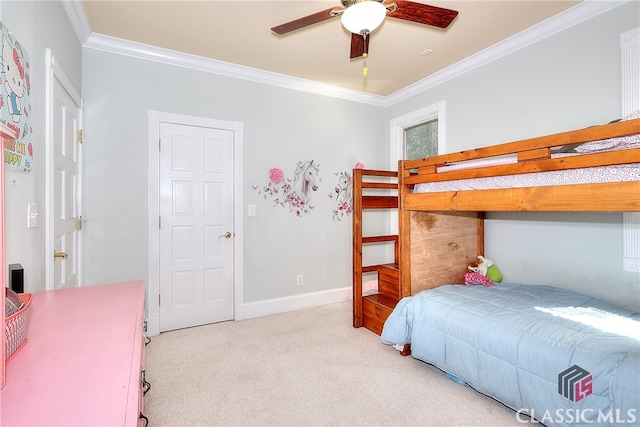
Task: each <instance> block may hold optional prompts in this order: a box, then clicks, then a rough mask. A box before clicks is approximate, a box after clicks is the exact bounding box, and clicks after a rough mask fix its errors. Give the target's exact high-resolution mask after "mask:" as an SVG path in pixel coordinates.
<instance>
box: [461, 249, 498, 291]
mask: <svg viewBox="0 0 640 427" xmlns="http://www.w3.org/2000/svg"><path fill="white" fill-rule="evenodd" d="M478 259H479V260H480V261H479V262H477V261H474V262H472V263H471V264H470V265H469V266H468V267H467V269H468V270H469V271H470V273H467V274H465V276H464V282H465V284H466V285H485V286H494V285H495V282H498V283H499V282H501V281H502V272H501V271H500V269H498V267H497V266H496V265H495V263H494V262H493V260H490V259H489V258H485V257H483V256H482V255H478Z"/></svg>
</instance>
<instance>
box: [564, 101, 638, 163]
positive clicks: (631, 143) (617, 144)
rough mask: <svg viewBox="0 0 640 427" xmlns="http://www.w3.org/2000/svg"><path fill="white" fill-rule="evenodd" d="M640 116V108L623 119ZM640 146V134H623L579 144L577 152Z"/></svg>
mask: <svg viewBox="0 0 640 427" xmlns="http://www.w3.org/2000/svg"><path fill="white" fill-rule="evenodd" d="M639 118H640V110H637V111H634V112H633V113H631V114H629V115H628V116H627V117H625V118H624V119H622V120H621V121H623V122H624V121H626V120H633V119H639ZM636 147H640V134H636V135H629V136H621V137H618V138H609V139H601V140H600V141H591V142H585V143H584V144H582V145H579V146H577V147H576V148H575V149H574V150H575V151H576V153H598V152H600V151H611V150H622V149H624V148H636Z"/></svg>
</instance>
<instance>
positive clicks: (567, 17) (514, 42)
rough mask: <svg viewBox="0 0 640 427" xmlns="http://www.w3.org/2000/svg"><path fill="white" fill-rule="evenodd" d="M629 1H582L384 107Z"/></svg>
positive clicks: (396, 94)
mask: <svg viewBox="0 0 640 427" xmlns="http://www.w3.org/2000/svg"><path fill="white" fill-rule="evenodd" d="M630 1H635V0H613V1H610V0H609V1H608V0H583V1H582V2H581V3H578V4H577V5H575V6H573V7H571V8H569V9H567V10H565V11H563V12H560V13H559V14H557V15H554V16H552V17H551V18H549V19H546V20H544V21H542V22H540V23H538V24H536V25H534V26H532V27H529V28H527V29H526V30H523V31H521V32H520V33H517V34H515V35H513V36H511V37H509V38H507V39H504V40H502V41H500V42H498V43H496V44H494V45H493V46H490V47H488V48H486V49H484V50H482V51H480V52H478V53H476V54H474V55H471V56H469V57H467V58H465V59H463V60H462V61H459V62H457V63H455V64H453V65H451V66H449V67H447V68H445V69H443V70H442V71H439V72H437V73H434V74H432V75H431V76H429V77H427V78H424V79H422V80H419V81H417V82H416V83H413V84H411V85H409V86H406V87H405V88H403V89H400V90H399V91H397V92H394V93H392V94H391V95H389V96H387V97H386V101H387V105H393V104H395V103H397V102H400V101H403V100H405V99H407V98H410V97H412V96H414V95H416V94H418V93H420V92H423V91H425V90H427V89H431V88H433V87H435V86H438V85H439V84H442V83H444V82H446V81H448V80H451V79H453V78H455V77H458V76H461V75H462V74H465V73H468V72H469V71H472V70H474V69H476V68H478V67H481V66H483V65H486V64H488V63H490V62H492V61H495V60H497V59H499V58H502V57H503V56H506V55H509V54H510V53H513V52H515V51H517V50H519V49H522V48H524V47H526V46H529V45H531V44H533V43H536V42H538V41H540V40H542V39H545V38H547V37H549V36H552V35H554V34H556V33H559V32H561V31H563V30H566V29H567V28H570V27H572V26H574V25H577V24H579V23H581V22H584V21H586V20H588V19H591V18H593V17H595V16H597V15H600V14H602V13H605V12H607V11H609V10H611V9H614V8H616V7H618V6H621V5H623V4H625V3H629V2H630Z"/></svg>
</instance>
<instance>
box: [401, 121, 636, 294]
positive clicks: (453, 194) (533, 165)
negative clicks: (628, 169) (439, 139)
mask: <svg viewBox="0 0 640 427" xmlns="http://www.w3.org/2000/svg"><path fill="white" fill-rule="evenodd" d="M638 133H640V119H635V120H628V121H622V122H618V123H612V124H607V125H601V126H594V127H589V128H585V129H579V130H574V131H569V132H563V133H558V134H553V135H548V136H543V137H538V138H531V139H526V140H522V141H516V142H511V143H506V144H500V145H494V146H489V147H483V148H477V149H473V150H465V151H461V152H457V153H451V154H445V155H440V156H435V157H431V158H427V159H422V160H409V161H400V162H399V198H400V205H399V210H400V213H399V230H400V237H399V251H400V254H399V256H400V265H399V268H400V286H401V289H402V292H401V294H402V295H403V296H407V295H413V294H415V293H416V292H418V291H420V290H422V289H428V288H432V287H435V286H438V285H441V284H443V283H462V278H463V275H464V272H465V271H466V267H467V266H468V265H469V263H470V262H472V261H474V260H475V257H476V256H477V255H478V254H482V253H483V235H484V230H483V225H482V224H483V221H482V217H483V212H487V211H503V212H504V211H538V212H544V211H546V212H639V211H640V181H638V180H637V178H636V180H635V181H624V182H592V183H582V184H566V185H562V184H561V185H545V186H526V187H508V188H490V189H478V190H474V189H467V190H451V191H435V192H425V193H420V192H416V191H414V187H415V186H416V185H418V184H423V185H434V186H435V183H445V182H451V181H452V180H460V181H458V182H461V181H462V180H465V179H476V178H483V179H493V180H497V179H499V178H500V177H506V176H510V177H513V176H514V175H519V176H524V175H529V174H533V173H541V172H559V171H571V170H584V168H592V167H607V166H615V165H632V164H636V163H640V148H630V149H624V150H614V151H602V152H594V153H581V154H579V153H575V154H571V155H560V156H559V157H556V156H553V155H552V154H553V153H554V149H561V148H562V147H568V146H575V145H580V144H583V143H588V142H591V141H600V140H607V139H610V138H622V137H627V136H630V135H634V134H638ZM509 156H510V157H509ZM491 158H494V159H495V158H503V159H505V158H512V159H514V161H515V163H506V164H497V165H492V166H482V167H480V168H464V167H462V168H459V169H455V170H446V167H447V166H451V165H454V164H455V165H460V164H463V165H464V162H473V161H477V162H480V161H482V160H484V159H491ZM498 163H500V162H498ZM480 164H483V165H484V163H480ZM443 169H445V170H443ZM474 218H478V220H477V221H474ZM446 220H448V221H449V222H450V223H449V225H450V227H435V226H433V224H434V223H436V222H438V221H440V222H443V221H446ZM474 222H475V226H474ZM430 224H431V226H430ZM456 224H457V225H456ZM443 228H448V229H449V230H448V231H445V230H442V229H443ZM425 230H429V231H425ZM469 230H475V231H473V232H470V231H469ZM442 233H444V236H443V235H441V234H442ZM451 233H454V234H451ZM474 239H475V240H474ZM444 241H447V244H445V245H443V244H442V243H443V242H444ZM474 244H475V246H476V247H477V250H476V249H473V248H474ZM412 245H415V246H416V247H422V248H424V247H425V245H430V246H431V247H432V248H440V249H439V250H438V252H433V250H431V251H427V252H424V251H423V252H424V253H418V251H415V250H412V249H411V247H412ZM423 255H426V257H425V256H423ZM443 265H444V266H447V270H446V271H443V272H440V270H441V269H442V268H443ZM453 272H457V273H453ZM456 274H457V275H456ZM418 282H419V284H418ZM412 283H413V285H412Z"/></svg>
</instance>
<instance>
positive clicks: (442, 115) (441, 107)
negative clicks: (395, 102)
mask: <svg viewBox="0 0 640 427" xmlns="http://www.w3.org/2000/svg"><path fill="white" fill-rule="evenodd" d="M446 108H447V103H446V101H440V102H438V103H437V104H432V105H429V106H427V107H424V108H421V109H419V110H416V111H413V112H411V113H407V114H405V115H403V116H400V117H396V118H394V119H391V122H390V124H389V128H390V135H389V142H390V144H389V146H390V147H391V152H390V153H389V160H390V163H389V167H390V168H391V170H396V169H397V168H398V160H400V159H402V158H404V131H405V129H407V128H410V127H413V126H416V125H419V124H421V123H424V122H426V121H429V120H433V119H438V154H441V153H446V152H447V150H446V148H447V145H446V128H447V123H446Z"/></svg>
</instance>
